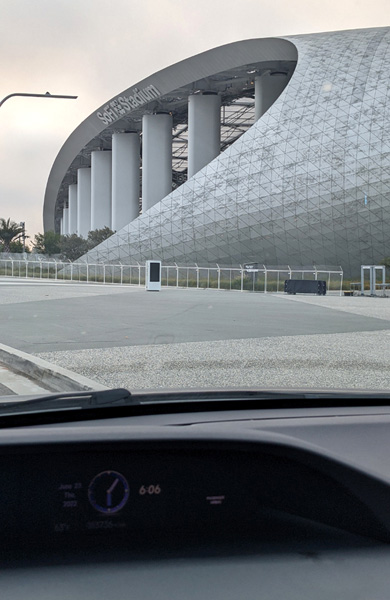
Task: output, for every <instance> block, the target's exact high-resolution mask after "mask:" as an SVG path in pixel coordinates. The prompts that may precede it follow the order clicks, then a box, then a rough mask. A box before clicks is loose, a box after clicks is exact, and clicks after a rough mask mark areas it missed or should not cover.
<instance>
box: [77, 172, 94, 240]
mask: <svg viewBox="0 0 390 600" xmlns="http://www.w3.org/2000/svg"><path fill="white" fill-rule="evenodd" d="M89 231H91V169H89V168H87V167H84V168H81V169H77V234H78V235H81V236H82V237H83V238H85V239H86V238H87V237H88V232H89Z"/></svg>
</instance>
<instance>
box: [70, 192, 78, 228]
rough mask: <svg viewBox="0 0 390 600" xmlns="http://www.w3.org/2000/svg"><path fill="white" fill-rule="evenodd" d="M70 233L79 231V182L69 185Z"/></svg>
mask: <svg viewBox="0 0 390 600" xmlns="http://www.w3.org/2000/svg"><path fill="white" fill-rule="evenodd" d="M68 218H69V233H70V234H72V233H77V183H72V184H71V185H70V186H69V215H68Z"/></svg>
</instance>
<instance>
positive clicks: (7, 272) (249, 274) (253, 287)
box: [0, 257, 343, 295]
mask: <svg viewBox="0 0 390 600" xmlns="http://www.w3.org/2000/svg"><path fill="white" fill-rule="evenodd" d="M0 276H2V277H13V278H18V279H23V278H24V279H27V278H32V279H40V280H45V279H46V280H47V279H50V280H55V281H71V282H72V281H73V282H81V281H83V282H87V283H103V284H119V285H136V286H144V285H145V265H144V264H140V263H136V264H135V265H125V264H121V263H118V264H111V263H103V264H102V263H86V262H73V263H72V262H70V261H68V262H66V261H58V260H55V259H50V260H43V259H42V258H39V259H38V260H31V257H29V259H28V260H25V259H22V258H21V259H16V258H10V257H7V258H4V259H1V258H0ZM293 278H295V279H297V278H300V279H315V280H317V279H325V280H326V281H327V287H328V290H329V289H332V290H333V291H337V292H339V293H340V295H341V293H342V286H343V270H342V268H341V267H339V268H337V267H329V268H327V267H316V266H312V267H292V266H289V265H286V266H266V265H258V266H257V268H255V269H254V268H248V267H246V266H243V265H239V266H238V267H233V268H231V267H223V266H220V265H216V266H215V267H210V266H208V267H202V266H199V265H197V264H195V265H185V266H184V265H177V264H176V263H174V264H173V265H163V266H162V268H161V283H162V286H164V287H176V288H195V289H216V290H231V291H233V290H236V291H241V292H244V291H248V292H263V293H269V292H283V291H284V281H285V279H293Z"/></svg>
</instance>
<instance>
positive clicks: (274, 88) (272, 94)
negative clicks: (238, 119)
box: [255, 71, 287, 121]
mask: <svg viewBox="0 0 390 600" xmlns="http://www.w3.org/2000/svg"><path fill="white" fill-rule="evenodd" d="M286 83H287V74H286V73H279V72H277V73H271V72H270V71H267V72H266V73H263V75H259V76H258V77H256V78H255V120H256V121H257V120H258V119H260V117H262V116H263V114H264V113H266V112H267V110H268V109H269V108H270V106H271V105H272V104H273V103H274V102H275V100H276V99H277V98H278V96H280V94H281V93H282V92H283V90H284V88H285V87H286Z"/></svg>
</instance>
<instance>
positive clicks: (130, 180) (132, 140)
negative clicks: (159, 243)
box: [112, 133, 140, 231]
mask: <svg viewBox="0 0 390 600" xmlns="http://www.w3.org/2000/svg"><path fill="white" fill-rule="evenodd" d="M139 184H140V142H139V135H138V133H114V135H113V136H112V229H113V230H114V231H118V230H119V229H122V227H124V226H125V225H127V224H128V223H130V222H131V221H133V220H134V219H136V218H137V217H138V213H139Z"/></svg>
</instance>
